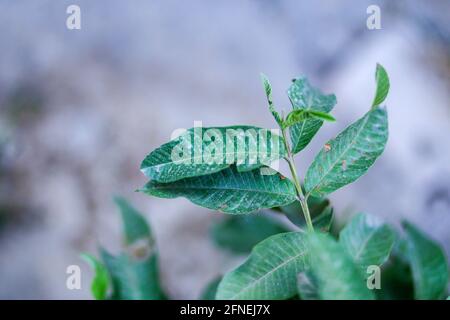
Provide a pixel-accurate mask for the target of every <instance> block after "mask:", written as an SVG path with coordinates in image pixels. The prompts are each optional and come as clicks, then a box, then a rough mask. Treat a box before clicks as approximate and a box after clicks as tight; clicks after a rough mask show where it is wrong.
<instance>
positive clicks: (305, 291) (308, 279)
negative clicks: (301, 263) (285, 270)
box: [297, 271, 320, 300]
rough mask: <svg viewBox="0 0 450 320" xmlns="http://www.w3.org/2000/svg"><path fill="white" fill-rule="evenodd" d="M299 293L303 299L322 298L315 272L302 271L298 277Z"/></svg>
mask: <svg viewBox="0 0 450 320" xmlns="http://www.w3.org/2000/svg"><path fill="white" fill-rule="evenodd" d="M297 288H298V294H299V296H300V298H301V299H302V300H320V296H319V288H318V287H317V279H316V277H315V276H314V273H312V272H309V271H305V272H300V273H299V274H298V277H297Z"/></svg>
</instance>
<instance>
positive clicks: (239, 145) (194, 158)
mask: <svg viewBox="0 0 450 320" xmlns="http://www.w3.org/2000/svg"><path fill="white" fill-rule="evenodd" d="M285 153H286V151H285V147H284V143H283V140H282V138H281V137H280V136H279V135H277V134H275V133H272V132H271V130H268V129H262V128H258V127H253V126H230V127H211V128H203V127H198V128H191V129H189V130H187V131H186V132H185V133H184V134H182V135H180V136H179V137H178V138H176V139H174V140H172V141H170V142H168V143H166V144H163V145H162V146H161V147H159V148H157V149H156V150H154V151H152V152H151V153H150V154H149V155H148V156H147V157H146V158H145V159H144V161H143V162H142V164H141V171H142V172H143V173H144V174H145V175H146V176H147V177H149V178H150V179H152V180H155V181H158V182H165V183H167V182H173V181H177V180H180V179H184V178H189V177H197V176H202V175H206V174H211V173H215V172H218V171H221V170H223V169H225V168H227V167H229V166H230V165H231V164H237V168H238V171H248V170H253V169H255V168H259V167H261V166H263V165H266V166H268V165H270V163H272V162H273V161H275V160H278V159H280V158H282V157H284V156H285Z"/></svg>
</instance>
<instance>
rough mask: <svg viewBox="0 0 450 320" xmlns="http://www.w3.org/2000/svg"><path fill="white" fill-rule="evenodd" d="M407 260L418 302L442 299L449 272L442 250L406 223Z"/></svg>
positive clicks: (404, 224)
mask: <svg viewBox="0 0 450 320" xmlns="http://www.w3.org/2000/svg"><path fill="white" fill-rule="evenodd" d="M402 225H403V227H404V229H405V232H406V239H405V241H406V242H405V243H404V245H405V249H406V258H407V260H408V262H409V264H410V267H411V271H412V275H413V281H414V295H415V298H416V299H418V300H433V299H442V298H443V297H444V294H445V293H446V288H447V283H448V278H449V272H448V264H447V259H446V257H445V254H444V251H443V250H442V248H441V247H440V246H439V245H438V244H437V243H435V242H434V241H432V240H431V239H429V238H428V237H427V236H426V235H425V234H423V233H422V232H421V231H419V230H418V229H417V228H415V227H414V226H413V225H412V224H410V223H408V222H406V221H404V222H403V224H402Z"/></svg>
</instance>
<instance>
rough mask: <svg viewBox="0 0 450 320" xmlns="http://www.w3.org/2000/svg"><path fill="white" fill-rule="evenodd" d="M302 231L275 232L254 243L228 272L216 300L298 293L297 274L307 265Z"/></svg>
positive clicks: (288, 295) (279, 296) (287, 295)
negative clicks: (241, 262)
mask: <svg viewBox="0 0 450 320" xmlns="http://www.w3.org/2000/svg"><path fill="white" fill-rule="evenodd" d="M307 254H308V250H307V246H306V241H305V233H303V232H288V233H281V234H277V235H274V236H272V237H270V238H268V239H266V240H264V241H263V242H261V243H259V244H258V245H256V246H255V248H254V249H253V251H252V253H251V254H250V256H249V258H248V259H247V260H246V261H245V262H244V264H242V265H241V266H240V267H238V268H237V269H235V270H234V271H231V272H229V273H227V274H226V275H225V276H224V278H223V279H222V281H221V283H220V285H219V288H218V290H217V296H216V298H217V299H219V300H220V299H256V300H263V299H264V300H265V299H275V300H278V299H280V300H282V299H288V298H291V297H293V296H295V295H296V294H297V284H296V282H297V274H298V273H300V272H302V271H304V270H305V269H306V266H307Z"/></svg>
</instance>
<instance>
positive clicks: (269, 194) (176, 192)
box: [140, 166, 296, 214]
mask: <svg viewBox="0 0 450 320" xmlns="http://www.w3.org/2000/svg"><path fill="white" fill-rule="evenodd" d="M140 191H142V192H145V193H147V194H149V195H153V196H156V197H160V198H176V197H185V198H187V199H189V200H190V201H192V202H193V203H195V204H197V205H199V206H202V207H205V208H209V209H212V210H217V211H221V212H225V213H233V214H244V213H250V212H254V211H257V210H260V209H265V208H272V207H277V206H283V205H287V204H290V203H292V202H293V201H295V199H296V192H295V186H294V184H293V183H292V182H291V181H290V180H289V179H287V178H285V177H284V176H282V175H281V174H279V173H277V174H273V175H263V174H261V172H260V170H259V169H256V170H253V171H248V172H239V171H237V170H236V167H235V166H231V167H230V168H227V169H225V170H222V171H220V172H217V173H214V174H211V175H207V176H201V177H194V178H186V179H183V180H179V181H175V182H171V183H159V182H155V181H150V182H149V183H147V184H146V185H145V187H144V188H143V189H142V190H140Z"/></svg>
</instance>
